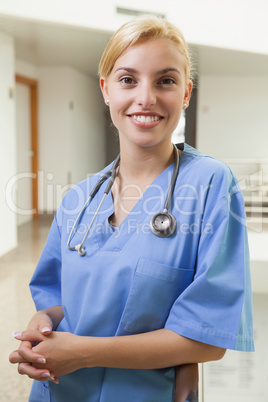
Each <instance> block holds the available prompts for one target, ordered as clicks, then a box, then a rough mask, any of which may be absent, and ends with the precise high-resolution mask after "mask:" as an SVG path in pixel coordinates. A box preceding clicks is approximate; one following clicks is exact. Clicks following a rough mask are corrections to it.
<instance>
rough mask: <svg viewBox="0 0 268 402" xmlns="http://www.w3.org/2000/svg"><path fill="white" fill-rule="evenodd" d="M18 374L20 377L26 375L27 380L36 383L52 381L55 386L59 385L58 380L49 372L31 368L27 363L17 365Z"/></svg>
mask: <svg viewBox="0 0 268 402" xmlns="http://www.w3.org/2000/svg"><path fill="white" fill-rule="evenodd" d="M18 372H19V374H22V375H27V376H28V377H29V378H32V379H34V380H38V381H46V380H48V381H53V382H55V383H56V384H58V383H59V379H58V378H57V377H55V376H54V375H53V374H51V373H50V371H49V370H46V369H44V370H42V369H38V368H36V367H34V366H32V365H31V364H29V363H20V364H19V365H18Z"/></svg>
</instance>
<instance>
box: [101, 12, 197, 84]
mask: <svg viewBox="0 0 268 402" xmlns="http://www.w3.org/2000/svg"><path fill="white" fill-rule="evenodd" d="M139 39H145V40H150V39H168V40H170V41H172V42H173V43H174V44H175V45H176V46H177V48H178V50H179V51H180V52H181V54H182V55H183V56H184V57H185V77H186V82H187V83H188V82H189V81H190V80H191V78H192V77H191V62H190V55H189V49H188V46H187V43H186V41H185V39H184V36H183V34H182V33H181V31H180V30H179V29H178V28H177V27H176V26H175V25H173V24H172V23H171V22H169V21H167V20H165V19H163V18H160V17H157V16H156V15H147V14H146V15H140V16H138V17H136V18H134V19H133V20H131V21H129V22H127V23H125V24H124V25H122V26H121V27H120V28H119V29H118V30H117V31H116V32H115V33H114V34H113V36H112V37H111V39H110V41H109V43H108V45H107V46H106V49H105V50H104V52H103V55H102V57H101V60H100V64H99V76H104V77H108V76H109V75H110V73H111V71H112V69H113V67H114V64H115V62H116V60H117V59H118V58H119V57H120V56H121V55H122V53H124V52H125V51H126V50H127V49H129V48H130V47H132V46H133V45H134V44H135V43H136V42H137V41H138V40H139Z"/></svg>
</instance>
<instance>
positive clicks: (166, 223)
mask: <svg viewBox="0 0 268 402" xmlns="http://www.w3.org/2000/svg"><path fill="white" fill-rule="evenodd" d="M174 155H175V162H174V169H173V174H172V177H171V181H170V185H169V188H168V193H167V197H166V201H165V204H164V209H163V211H161V212H158V213H156V214H155V215H154V216H153V217H152V219H151V222H150V228H151V231H152V233H153V234H154V235H156V236H158V237H168V236H171V235H172V234H173V233H174V232H175V230H176V227H177V221H176V218H175V217H174V215H172V214H171V213H170V212H168V209H169V206H170V202H171V197H172V194H173V191H174V186H175V183H176V179H177V176H178V173H179V152H178V149H177V147H176V146H175V145H174ZM119 163H120V154H119V155H118V156H117V158H116V159H115V161H114V163H113V165H112V167H111V169H110V170H108V171H107V172H106V173H105V174H104V175H103V176H102V177H101V178H100V180H99V181H98V182H97V184H96V185H95V187H94V188H93V190H92V191H91V193H90V195H89V197H88V199H87V201H86V202H85V204H84V206H83V207H82V209H81V211H80V212H79V214H78V216H77V218H76V220H75V222H74V224H73V227H72V229H71V232H70V235H69V237H68V240H67V247H68V249H69V250H76V251H78V254H79V255H81V256H84V255H85V254H86V250H85V246H84V243H85V240H86V238H87V235H88V233H89V231H90V229H91V227H92V225H93V223H94V221H95V219H96V216H97V214H98V212H99V210H100V208H101V206H102V204H103V202H104V200H105V198H106V196H107V195H108V193H109V191H110V190H111V188H112V185H113V184H114V180H115V176H116V169H117V167H118V166H119ZM109 177H110V180H109V181H108V184H107V187H106V189H105V190H104V194H103V197H102V199H101V201H100V203H99V205H98V207H97V209H96V212H95V213H94V215H93V217H92V219H91V222H90V223H89V225H88V228H87V230H86V233H85V235H84V237H83V240H82V242H81V243H79V244H77V245H76V246H74V247H71V246H70V243H71V239H72V237H73V235H74V231H75V229H76V227H77V224H78V221H79V219H80V217H81V215H82V214H83V213H84V211H85V210H86V208H87V207H88V206H89V204H90V203H91V201H92V199H93V198H94V197H95V195H96V194H97V192H98V191H99V188H100V187H101V185H102V184H103V183H104V182H105V181H106V180H107V179H108V178H109Z"/></svg>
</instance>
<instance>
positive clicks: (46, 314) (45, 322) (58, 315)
mask: <svg viewBox="0 0 268 402" xmlns="http://www.w3.org/2000/svg"><path fill="white" fill-rule="evenodd" d="M62 317H63V313H62V309H61V307H60V306H55V307H52V308H51V309H48V310H41V311H38V312H37V313H36V314H35V315H34V316H33V318H32V319H31V321H30V322H29V324H28V326H27V329H28V330H38V331H40V332H41V333H42V334H43V335H49V334H51V332H52V329H53V327H56V326H57V325H58V323H59V322H60V320H61V319H62ZM53 321H54V322H53ZM18 333H20V331H15V332H14V333H13V336H14V337H15V336H16V335H17V334H18ZM33 346H34V344H33V343H32V342H30V341H22V342H21V344H20V347H19V349H17V350H14V351H13V352H12V353H11V354H10V356H9V361H10V363H12V364H18V372H19V373H20V374H25V375H27V376H28V377H29V378H32V379H35V380H38V381H45V380H50V381H55V382H57V383H58V379H57V378H55V377H54V376H53V374H52V373H50V372H49V370H47V369H45V368H44V369H42V364H45V363H46V360H45V358H44V356H42V355H40V354H37V353H36V352H34V351H33V350H32V348H33ZM25 348H27V349H28V356H29V361H27V360H25V358H22V357H21V354H20V351H23V350H25ZM29 352H30V353H29ZM24 355H25V353H24ZM33 362H35V364H36V367H34V366H33V365H32V364H33ZM37 367H38V368H37Z"/></svg>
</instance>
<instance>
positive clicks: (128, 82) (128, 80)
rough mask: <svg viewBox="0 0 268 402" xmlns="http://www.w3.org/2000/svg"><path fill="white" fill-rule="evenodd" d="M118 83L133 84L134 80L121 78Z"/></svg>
mask: <svg viewBox="0 0 268 402" xmlns="http://www.w3.org/2000/svg"><path fill="white" fill-rule="evenodd" d="M119 81H120V82H121V83H122V84H124V85H132V84H135V80H134V79H133V78H132V77H122V78H120V80H119Z"/></svg>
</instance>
